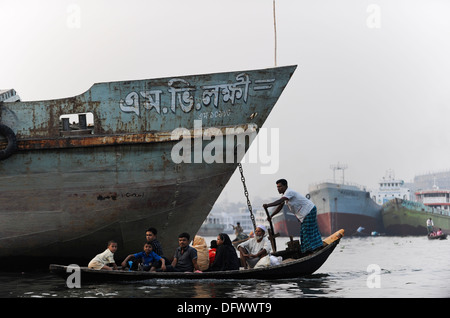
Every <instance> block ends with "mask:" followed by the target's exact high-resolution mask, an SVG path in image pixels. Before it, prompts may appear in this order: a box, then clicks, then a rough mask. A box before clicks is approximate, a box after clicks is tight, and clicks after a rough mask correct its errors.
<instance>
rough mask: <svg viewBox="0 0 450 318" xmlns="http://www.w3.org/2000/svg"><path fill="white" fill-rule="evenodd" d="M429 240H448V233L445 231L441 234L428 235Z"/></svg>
mask: <svg viewBox="0 0 450 318" xmlns="http://www.w3.org/2000/svg"><path fill="white" fill-rule="evenodd" d="M428 239H429V240H446V239H447V234H445V233H443V234H441V235H428Z"/></svg>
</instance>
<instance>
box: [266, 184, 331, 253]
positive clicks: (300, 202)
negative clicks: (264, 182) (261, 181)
mask: <svg viewBox="0 0 450 318" xmlns="http://www.w3.org/2000/svg"><path fill="white" fill-rule="evenodd" d="M276 184H277V190H278V192H279V193H280V194H282V197H281V198H280V199H278V200H276V201H274V202H272V203H266V204H263V207H264V208H268V207H271V206H276V207H277V208H276V209H275V211H274V212H273V213H272V215H270V216H269V217H268V218H267V220H269V221H270V220H271V219H272V218H273V217H274V216H275V215H276V214H277V213H278V212H280V211H281V209H282V208H283V205H284V204H285V203H286V204H287V206H288V207H289V210H290V211H291V212H292V213H294V215H295V216H296V217H297V219H298V221H299V222H300V223H301V228H300V241H301V243H300V250H301V252H302V253H312V252H313V251H314V250H316V249H318V248H319V247H322V245H323V243H322V237H321V235H320V232H319V228H318V226H317V208H316V206H315V205H314V203H313V202H312V201H310V200H308V199H307V198H305V197H304V196H303V195H301V194H300V193H298V192H296V191H294V190H292V189H289V188H288V183H287V180H286V179H279V180H277V182H276Z"/></svg>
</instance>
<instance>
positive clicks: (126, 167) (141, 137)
mask: <svg viewBox="0 0 450 318" xmlns="http://www.w3.org/2000/svg"><path fill="white" fill-rule="evenodd" d="M294 70H295V66H293V67H281V68H273V69H265V70H256V71H245V72H230V73H219V74H207V75H197V76H186V77H177V78H166V79H155V80H141V81H128V82H114V83H101V84H95V85H94V86H92V87H91V89H90V90H88V91H87V92H86V93H84V94H82V95H79V96H76V97H72V98H67V99H60V100H51V101H39V102H17V103H14V104H12V103H11V104H6V103H4V104H2V105H1V113H0V114H1V117H0V119H1V124H3V125H7V126H8V127H10V128H11V129H12V130H13V131H14V133H15V134H16V137H17V151H16V152H15V153H14V154H12V155H11V156H10V157H9V158H7V159H5V160H3V161H0V216H1V219H2V222H1V224H0V258H2V259H5V258H11V257H13V258H14V259H16V260H17V259H18V258H20V257H24V258H27V259H29V258H30V257H34V258H35V259H51V260H55V259H61V260H72V261H75V260H78V261H80V262H85V261H88V260H90V259H91V258H92V257H93V256H95V254H97V253H99V252H101V251H103V250H104V249H105V245H106V242H107V241H108V240H111V239H114V240H116V241H117V242H118V246H119V248H118V252H117V254H116V255H117V258H116V259H117V260H120V259H121V258H122V257H124V256H126V255H127V254H129V253H132V252H135V251H139V250H141V249H142V242H143V240H144V239H145V237H144V232H145V229H146V228H148V227H150V226H153V227H155V228H157V229H158V239H159V240H160V241H161V243H162V245H163V248H164V251H165V255H166V256H168V257H171V256H172V254H173V252H174V250H175V248H176V246H177V244H178V242H177V236H178V234H179V233H181V232H188V233H190V234H191V235H194V234H195V233H196V232H197V230H198V229H199V228H200V226H201V224H202V222H203V220H204V219H205V218H206V216H207V215H208V213H209V212H210V210H211V207H212V206H213V205H214V203H215V201H216V199H217V198H218V196H219V195H220V193H221V191H222V189H223V188H224V187H225V185H226V183H227V182H228V180H229V178H230V177H231V175H232V174H233V172H234V170H235V169H236V167H237V162H239V161H238V159H236V158H235V157H234V156H232V157H233V158H234V160H231V161H229V160H225V158H227V159H229V158H230V157H227V154H228V152H227V151H228V150H230V149H231V151H232V152H233V151H234V152H236V151H238V150H239V151H240V149H241V148H245V150H246V149H248V146H249V144H246V145H245V146H243V145H242V144H239V141H235V140H233V144H232V145H229V144H220V145H222V146H223V150H224V154H223V158H224V160H223V162H220V160H219V156H212V157H213V159H215V160H214V161H213V162H208V161H207V160H206V155H207V154H208V153H207V152H206V150H207V149H208V150H209V154H210V157H211V154H217V151H218V150H219V149H220V148H221V147H222V146H218V145H219V144H217V143H216V144H215V147H214V149H215V152H214V151H212V152H211V148H208V146H211V141H210V140H211V138H210V136H211V135H212V136H214V138H213V140H219V139H218V138H216V137H221V136H222V134H223V136H229V135H232V136H240V135H242V134H244V135H245V134H246V133H248V132H249V131H252V132H254V133H256V132H257V131H258V129H259V128H260V127H262V125H263V123H264V121H265V120H266V118H267V116H268V115H269V113H270V111H271V110H272V108H273V106H274V104H275V103H276V101H277V99H278V97H279V96H280V94H281V92H282V91H283V89H284V88H285V86H286V85H287V83H288V81H289V79H290V77H291V75H292V73H293V72H294ZM79 113H90V114H92V116H93V125H91V126H90V127H84V128H80V129H77V130H65V129H63V128H62V126H63V125H64V124H63V123H62V122H61V119H60V117H61V116H62V115H67V114H79ZM199 120H201V126H200V128H199V127H198V121H199ZM80 121H81V119H80ZM195 121H197V126H196V122H195ZM177 128H179V129H181V130H180V131H179V132H178V133H177V134H174V130H175V129H177ZM210 128H211V129H212V130H211V129H210ZM239 129H240V130H239ZM183 140H186V141H187V143H184V144H183V145H184V146H183V147H184V148H183V151H182V154H183V156H181V157H180V156H179V155H180V152H177V155H178V157H176V158H175V160H174V158H173V156H172V154H173V149H174V147H175V146H176V145H178V146H179V145H180V143H181V141H183ZM222 141H223V143H225V138H223V139H222ZM250 142H251V141H250ZM3 144H4V142H3ZM186 145H192V149H189V150H192V153H189V152H188V151H186V149H187V148H186ZM1 146H2V140H1V139H0V147H1ZM236 147H238V150H236V149H235V148H236ZM195 150H200V157H199V156H198V151H197V152H196V151H195ZM239 151H238V152H239ZM244 153H245V151H244ZM202 154H203V155H202ZM180 158H181V159H182V160H181V161H180ZM199 158H200V160H199ZM210 159H211V158H210ZM80 264H82V263H80Z"/></svg>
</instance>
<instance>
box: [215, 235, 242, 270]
mask: <svg viewBox="0 0 450 318" xmlns="http://www.w3.org/2000/svg"><path fill="white" fill-rule="evenodd" d="M239 266H240V261H239V258H238V256H237V253H236V249H235V248H234V246H233V244H232V243H231V240H230V237H229V236H228V234H225V233H220V234H219V235H217V251H216V257H215V259H214V263H212V265H211V266H210V268H209V271H213V272H214V271H215V272H217V271H227V270H236V269H239Z"/></svg>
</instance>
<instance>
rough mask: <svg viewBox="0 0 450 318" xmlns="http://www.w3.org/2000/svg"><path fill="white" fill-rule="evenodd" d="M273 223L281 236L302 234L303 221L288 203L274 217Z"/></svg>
mask: <svg viewBox="0 0 450 318" xmlns="http://www.w3.org/2000/svg"><path fill="white" fill-rule="evenodd" d="M272 223H273V227H274V228H275V233H278V234H280V236H295V237H298V236H300V228H301V223H300V222H299V220H298V219H297V217H296V216H295V215H294V213H292V212H291V211H290V210H289V208H288V207H287V206H286V205H285V206H283V209H282V210H281V211H280V212H279V213H278V214H277V215H275V216H274V217H273V219H272Z"/></svg>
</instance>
